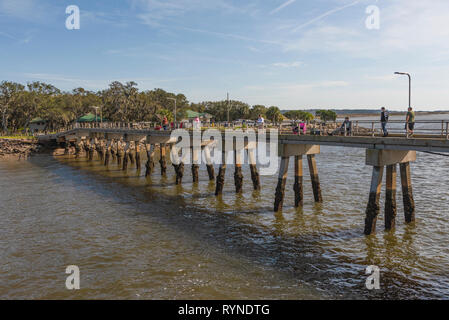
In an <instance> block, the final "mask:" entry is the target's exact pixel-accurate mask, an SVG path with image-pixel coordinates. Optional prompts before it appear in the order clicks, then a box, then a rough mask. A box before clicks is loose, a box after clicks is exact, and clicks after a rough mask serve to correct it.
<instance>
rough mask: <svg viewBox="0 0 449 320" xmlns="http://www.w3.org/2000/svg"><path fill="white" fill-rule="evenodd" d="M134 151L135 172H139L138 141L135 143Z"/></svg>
mask: <svg viewBox="0 0 449 320" xmlns="http://www.w3.org/2000/svg"><path fill="white" fill-rule="evenodd" d="M134 150H135V155H134V158H135V159H136V168H137V170H140V169H141V163H140V143H139V141H136V142H135V147H134Z"/></svg>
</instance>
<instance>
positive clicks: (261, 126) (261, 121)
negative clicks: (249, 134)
mask: <svg viewBox="0 0 449 320" xmlns="http://www.w3.org/2000/svg"><path fill="white" fill-rule="evenodd" d="M264 123H265V119H264V118H263V117H262V115H261V114H259V118H258V119H257V126H258V127H259V129H263V127H264Z"/></svg>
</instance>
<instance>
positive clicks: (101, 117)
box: [92, 106, 103, 124]
mask: <svg viewBox="0 0 449 320" xmlns="http://www.w3.org/2000/svg"><path fill="white" fill-rule="evenodd" d="M92 108H94V109H95V123H98V116H97V113H98V109H100V123H101V124H103V112H102V109H101V107H97V106H93V107H92Z"/></svg>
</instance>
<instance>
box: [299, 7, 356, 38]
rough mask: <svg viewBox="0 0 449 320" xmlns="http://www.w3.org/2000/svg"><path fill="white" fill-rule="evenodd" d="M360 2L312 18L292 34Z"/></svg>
mask: <svg viewBox="0 0 449 320" xmlns="http://www.w3.org/2000/svg"><path fill="white" fill-rule="evenodd" d="M360 1H361V0H356V1H354V2H352V3H349V4H347V5H344V6H341V7H338V8H334V9H332V10H329V11H326V12H325V13H323V14H321V15H319V16H318V17H316V18H313V19H312V20H309V21H307V22H306V23H303V24H301V25H299V26H297V27H296V28H294V29H293V30H292V31H293V32H297V31H299V30H301V29H303V28H305V27H307V26H309V25H311V24H313V23H315V22H317V21H319V20H321V19H323V18H325V17H328V16H330V15H332V14H334V13H336V12H338V11H342V10H344V9H346V8H349V7H353V6H355V5H357V4H359V3H360Z"/></svg>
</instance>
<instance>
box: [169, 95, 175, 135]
mask: <svg viewBox="0 0 449 320" xmlns="http://www.w3.org/2000/svg"><path fill="white" fill-rule="evenodd" d="M168 100H173V101H174V102H175V129H177V125H176V99H175V98H168Z"/></svg>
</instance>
